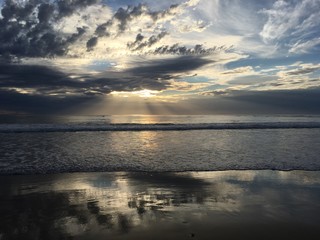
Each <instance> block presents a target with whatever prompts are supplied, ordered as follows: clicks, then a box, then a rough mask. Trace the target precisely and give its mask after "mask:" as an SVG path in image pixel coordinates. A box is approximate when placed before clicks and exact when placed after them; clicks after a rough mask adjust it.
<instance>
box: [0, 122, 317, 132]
mask: <svg viewBox="0 0 320 240" xmlns="http://www.w3.org/2000/svg"><path fill="white" fill-rule="evenodd" d="M289 128H293V129H298V128H320V122H259V123H252V122H250V123H247V122H246V123H197V124H171V123H168V124H105V125H101V124H99V125H92V124H90V125H83V124H79V125H77V124H0V133H28V132H99V131H187V130H227V129H235V130H236V129H239V130H240V129H289Z"/></svg>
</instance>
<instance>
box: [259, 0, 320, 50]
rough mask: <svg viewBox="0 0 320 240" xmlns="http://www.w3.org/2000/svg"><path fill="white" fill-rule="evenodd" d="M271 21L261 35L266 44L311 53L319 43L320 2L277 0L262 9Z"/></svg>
mask: <svg viewBox="0 0 320 240" xmlns="http://www.w3.org/2000/svg"><path fill="white" fill-rule="evenodd" d="M261 12H262V13H263V14H265V16H267V18H268V20H267V22H266V23H265V24H264V26H263V29H262V31H261V32H260V36H261V37H262V39H263V41H264V42H265V43H267V44H276V45H278V48H283V47H284V48H286V49H288V48H289V52H291V53H305V52H309V51H310V50H311V49H313V48H314V47H316V46H319V44H320V42H319V37H320V33H319V31H318V26H319V24H320V4H319V2H318V1H314V0H302V1H284V0H278V1H275V2H274V4H273V6H272V8H270V9H264V10H262V11H261Z"/></svg>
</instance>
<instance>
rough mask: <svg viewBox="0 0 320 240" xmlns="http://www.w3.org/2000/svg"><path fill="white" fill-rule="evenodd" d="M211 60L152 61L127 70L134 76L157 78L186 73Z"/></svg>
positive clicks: (187, 57)
mask: <svg viewBox="0 0 320 240" xmlns="http://www.w3.org/2000/svg"><path fill="white" fill-rule="evenodd" d="M213 62H214V61H213V60H210V59H205V58H202V57H199V56H180V57H176V58H171V59H161V60H154V61H152V62H150V63H148V64H146V65H144V66H143V65H142V66H139V67H135V68H132V69H128V71H129V72H131V73H133V74H136V75H147V76H159V77H161V76H162V75H168V74H177V73H188V72H189V71H193V70H196V69H198V68H200V67H203V66H205V65H207V64H210V63H213Z"/></svg>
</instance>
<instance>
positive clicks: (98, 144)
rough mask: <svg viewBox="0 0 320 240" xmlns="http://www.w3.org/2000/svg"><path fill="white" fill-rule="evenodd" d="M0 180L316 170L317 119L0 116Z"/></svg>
mask: <svg viewBox="0 0 320 240" xmlns="http://www.w3.org/2000/svg"><path fill="white" fill-rule="evenodd" d="M0 139H1V141H0V174H2V175H13V174H46V173H61V172H92V171H99V172H101V171H107V172H110V171H146V172H149V171H150V172H168V171H169V172H170V171H216V170H240V169H241V170H244V169H245V170H259V169H276V170H297V169H299V170H320V116H298V115H295V116H293V115H277V116H260V115H259V116H249V115H247V116H230V115H229V116H217V115H210V116H208V115H206V116H180V115H179V116H146V115H145V116H72V117H34V116H18V117H13V116H1V118H0Z"/></svg>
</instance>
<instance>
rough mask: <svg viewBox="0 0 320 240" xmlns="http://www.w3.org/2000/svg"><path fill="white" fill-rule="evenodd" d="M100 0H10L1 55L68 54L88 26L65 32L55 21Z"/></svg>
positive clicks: (1, 22)
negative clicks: (61, 31) (18, 0)
mask: <svg viewBox="0 0 320 240" xmlns="http://www.w3.org/2000/svg"><path fill="white" fill-rule="evenodd" d="M97 2H98V1H97V0H55V1H47V0H29V1H27V2H26V3H23V4H22V3H18V2H16V1H13V0H6V1H5V2H4V5H3V7H2V10H1V14H2V18H1V19H0V56H3V55H14V56H17V57H51V56H62V55H65V54H66V53H67V51H68V47H69V45H70V44H72V43H74V42H75V41H76V40H77V39H78V38H79V37H80V36H81V35H83V33H84V29H83V28H78V29H75V33H74V34H71V35H64V34H61V33H59V32H58V31H57V30H55V29H54V28H53V23H55V22H57V21H59V20H60V19H61V18H63V17H65V16H69V15H70V14H73V13H74V12H75V11H77V10H79V9H81V8H84V7H87V6H89V5H91V4H95V3H97ZM76 31H77V32H76Z"/></svg>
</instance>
